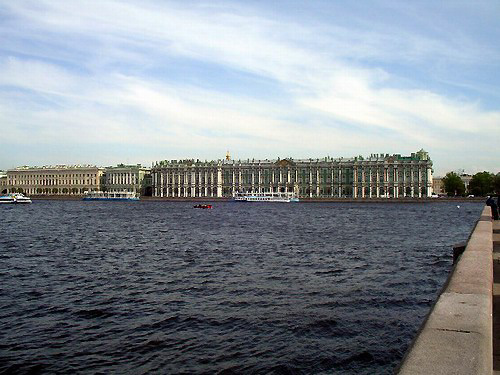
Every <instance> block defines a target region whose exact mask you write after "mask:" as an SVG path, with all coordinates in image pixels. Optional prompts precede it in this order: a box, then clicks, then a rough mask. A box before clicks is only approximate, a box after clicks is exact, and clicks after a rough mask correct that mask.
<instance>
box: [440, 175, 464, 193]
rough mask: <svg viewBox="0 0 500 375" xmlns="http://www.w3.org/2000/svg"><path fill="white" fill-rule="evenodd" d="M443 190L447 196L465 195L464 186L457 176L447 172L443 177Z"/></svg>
mask: <svg viewBox="0 0 500 375" xmlns="http://www.w3.org/2000/svg"><path fill="white" fill-rule="evenodd" d="M443 185H444V190H445V191H446V193H447V194H448V196H456V195H463V194H464V193H465V184H464V182H463V181H462V179H461V178H460V176H459V175H458V174H456V173H455V172H448V173H446V176H444V177H443Z"/></svg>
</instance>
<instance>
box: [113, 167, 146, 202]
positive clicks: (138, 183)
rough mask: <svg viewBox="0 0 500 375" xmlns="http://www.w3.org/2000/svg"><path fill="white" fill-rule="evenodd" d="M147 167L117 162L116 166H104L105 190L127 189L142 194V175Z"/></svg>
mask: <svg viewBox="0 0 500 375" xmlns="http://www.w3.org/2000/svg"><path fill="white" fill-rule="evenodd" d="M148 172H149V169H148V168H145V167H142V166H141V165H140V164H137V165H124V164H118V165H117V166H116V167H106V171H105V178H104V180H105V182H104V186H105V190H107V191H110V192H118V191H129V192H134V193H137V194H141V195H143V194H144V189H145V186H144V177H145V176H146V174H147V173H148Z"/></svg>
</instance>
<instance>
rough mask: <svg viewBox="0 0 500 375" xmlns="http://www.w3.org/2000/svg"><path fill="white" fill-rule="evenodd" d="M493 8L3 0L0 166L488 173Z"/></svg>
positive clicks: (492, 139) (495, 80) (495, 162)
mask: <svg viewBox="0 0 500 375" xmlns="http://www.w3.org/2000/svg"><path fill="white" fill-rule="evenodd" d="M499 19H500V2H498V1H474V2H471V1H449V2H446V1H443V2H435V1H418V2H400V1H359V2H354V1H351V2H348V1H242V2H238V1H227V2H224V1H220V2H219V1H206V2H204V1H182V2H181V1H174V2H168V1H116V2H115V1H45V0H36V1H22V0H21V1H0V127H1V137H0V169H8V168H13V167H16V166H19V165H32V166H34V165H46V164H96V165H103V166H104V165H112V164H117V163H121V162H123V163H134V164H135V163H142V164H145V165H150V163H151V162H153V161H156V160H163V159H182V158H195V159H202V160H204V159H208V160H211V159H219V158H223V157H224V155H225V153H226V151H227V150H229V151H230V152H231V155H232V156H233V157H234V158H236V159H238V158H241V159H246V158H264V159H265V158H277V157H281V158H284V157H294V158H309V157H324V156H332V157H351V156H356V155H364V156H368V155H370V154H371V153H391V154H392V153H400V154H403V155H407V154H410V153H411V152H415V151H418V150H419V149H421V148H423V149H425V150H426V151H428V152H429V153H430V156H431V158H432V160H433V162H434V169H435V175H443V174H444V173H446V172H448V171H452V170H462V169H463V170H464V171H465V172H468V173H475V172H478V171H483V170H488V171H491V172H495V173H497V172H499V171H500V169H499V168H500V162H499V161H500V160H499V159H500V151H499V150H500V92H499V89H498V88H499V87H500V44H499V42H498V41H499V40H500V22H498V20H499Z"/></svg>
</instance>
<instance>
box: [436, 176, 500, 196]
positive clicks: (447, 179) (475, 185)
mask: <svg viewBox="0 0 500 375" xmlns="http://www.w3.org/2000/svg"><path fill="white" fill-rule="evenodd" d="M443 186H444V191H445V192H446V194H448V195H449V196H461V195H465V194H472V195H474V196H486V195H492V194H500V173H497V174H496V175H495V174H493V173H490V172H486V171H484V172H478V173H476V174H475V175H473V176H472V179H471V180H470V182H469V188H468V190H467V191H465V184H464V182H463V181H462V179H461V178H460V176H459V175H458V174H457V173H455V172H448V173H447V174H446V176H444V177H443Z"/></svg>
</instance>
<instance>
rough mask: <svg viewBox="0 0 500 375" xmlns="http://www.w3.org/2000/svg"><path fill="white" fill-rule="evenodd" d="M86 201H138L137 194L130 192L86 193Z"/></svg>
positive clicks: (84, 198)
mask: <svg viewBox="0 0 500 375" xmlns="http://www.w3.org/2000/svg"><path fill="white" fill-rule="evenodd" d="M83 200H84V201H138V200H139V197H138V196H137V194H136V193H132V192H130V191H86V192H85V196H84V197H83Z"/></svg>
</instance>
